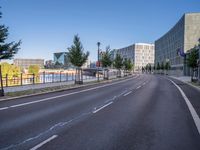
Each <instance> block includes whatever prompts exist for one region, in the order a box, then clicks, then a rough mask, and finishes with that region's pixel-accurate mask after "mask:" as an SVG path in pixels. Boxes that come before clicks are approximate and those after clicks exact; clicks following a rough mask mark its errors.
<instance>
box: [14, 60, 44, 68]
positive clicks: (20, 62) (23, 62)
mask: <svg viewBox="0 0 200 150" xmlns="http://www.w3.org/2000/svg"><path fill="white" fill-rule="evenodd" d="M13 63H14V65H16V66H19V67H20V68H21V69H28V68H29V66H30V65H38V66H39V67H40V68H44V59H14V61H13Z"/></svg>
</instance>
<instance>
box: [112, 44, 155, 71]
mask: <svg viewBox="0 0 200 150" xmlns="http://www.w3.org/2000/svg"><path fill="white" fill-rule="evenodd" d="M116 54H120V55H121V57H122V58H123V59H125V58H126V59H130V60H131V61H132V63H133V64H134V70H135V71H141V70H142V67H145V66H146V65H147V64H151V65H152V66H153V65H154V44H147V43H135V44H133V45H130V46H128V47H125V48H121V49H117V50H116ZM116 54H115V55H116Z"/></svg>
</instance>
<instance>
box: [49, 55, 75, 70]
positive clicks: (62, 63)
mask: <svg viewBox="0 0 200 150" xmlns="http://www.w3.org/2000/svg"><path fill="white" fill-rule="evenodd" d="M53 56H54V65H55V67H58V68H69V67H71V63H70V62H69V59H68V53H67V52H58V53H54V54H53Z"/></svg>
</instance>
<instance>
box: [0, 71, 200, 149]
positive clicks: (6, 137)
mask: <svg viewBox="0 0 200 150" xmlns="http://www.w3.org/2000/svg"><path fill="white" fill-rule="evenodd" d="M173 81H174V82H175V83H176V84H177V85H178V86H179V87H180V88H181V89H182V90H183V92H184V93H185V95H186V96H187V98H188V99H189V100H190V102H191V104H192V106H193V108H194V110H195V112H197V115H198V116H199V115H200V92H199V91H198V90H196V89H194V88H192V87H190V86H189V85H186V84H183V83H181V82H179V81H176V80H173ZM196 119H199V118H198V117H196ZM18 149H19V150H26V149H31V150H36V149H41V150H42V149H44V150H200V134H199V132H198V129H197V126H196V124H195V122H194V119H193V117H192V115H191V113H190V110H189V109H188V106H187V104H186V102H185V99H184V98H183V96H182V95H181V92H180V91H179V89H178V88H177V87H176V86H175V85H174V84H173V83H172V82H171V81H170V80H168V78H167V77H165V76H155V75H139V76H135V77H133V78H129V79H126V80H122V81H117V82H110V83H107V84H100V85H93V86H88V87H82V88H78V89H73V90H68V91H61V92H56V93H50V94H44V95H39V96H33V97H28V98H20V99H16V100H11V101H2V102H0V150H18Z"/></svg>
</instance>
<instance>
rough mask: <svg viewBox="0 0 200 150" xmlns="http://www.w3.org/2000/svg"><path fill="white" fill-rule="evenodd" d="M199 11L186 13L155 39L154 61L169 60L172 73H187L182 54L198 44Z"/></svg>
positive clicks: (199, 33) (187, 69) (199, 31)
mask: <svg viewBox="0 0 200 150" xmlns="http://www.w3.org/2000/svg"><path fill="white" fill-rule="evenodd" d="M199 38H200V13H186V14H184V15H183V16H182V18H181V19H180V20H179V21H178V22H177V23H176V25H175V26H174V27H172V28H171V29H170V30H169V31H168V32H167V33H166V34H165V35H163V36H162V37H161V38H159V39H158V40H156V41H155V63H156V64H157V63H162V62H166V61H169V62H170V64H171V68H172V73H173V74H176V75H189V72H190V71H189V68H188V67H187V65H186V61H185V58H184V55H185V53H186V52H187V51H189V50H190V49H191V48H193V47H194V46H195V45H196V44H198V39H199Z"/></svg>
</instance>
